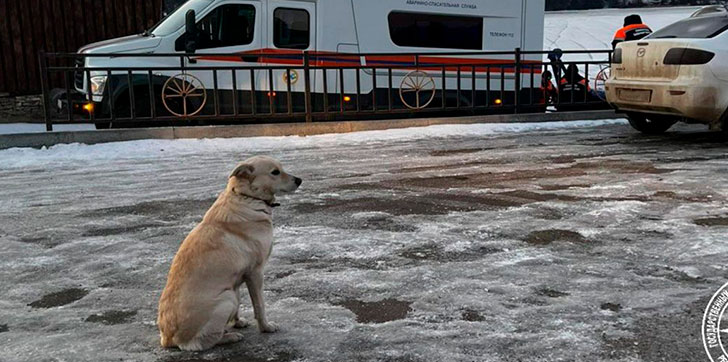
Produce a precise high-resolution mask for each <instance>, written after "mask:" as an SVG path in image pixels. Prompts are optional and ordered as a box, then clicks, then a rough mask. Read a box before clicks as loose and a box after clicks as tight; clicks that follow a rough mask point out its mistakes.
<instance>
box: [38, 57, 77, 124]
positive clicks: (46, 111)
mask: <svg viewBox="0 0 728 362" xmlns="http://www.w3.org/2000/svg"><path fill="white" fill-rule="evenodd" d="M38 61H39V64H40V88H41V92H42V93H43V94H42V95H41V97H43V116H44V117H45V124H46V131H47V132H52V131H53V121H52V120H51V100H50V99H48V95H49V90H48V58H47V57H46V53H45V51H43V50H41V51H40V53H38ZM66 97H67V98H68V97H70V95H69V94H66ZM68 112H71V104H70V102H69V103H68Z"/></svg>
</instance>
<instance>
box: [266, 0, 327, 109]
mask: <svg viewBox="0 0 728 362" xmlns="http://www.w3.org/2000/svg"><path fill="white" fill-rule="evenodd" d="M268 19H269V21H268V48H269V51H270V52H271V53H273V54H272V55H270V56H268V57H266V58H267V60H268V65H270V66H285V65H295V66H298V68H297V69H291V70H290V76H289V74H288V73H289V71H288V70H274V71H272V72H271V73H272V74H269V77H268V79H266V80H262V83H264V84H266V86H268V85H269V84H270V78H272V79H273V94H274V95H275V103H276V110H277V111H284V110H285V111H287V110H288V104H287V91H288V85H289V83H290V86H291V92H292V97H291V101H292V106H291V110H292V111H294V112H303V111H304V110H305V101H304V92H305V81H304V79H303V70H302V69H301V66H302V65H303V52H304V51H311V52H313V51H314V50H316V4H315V3H313V2H303V1H288V0H269V1H268ZM315 79H316V76H315V74H313V72H312V73H311V88H312V89H315ZM267 89H270V88H267Z"/></svg>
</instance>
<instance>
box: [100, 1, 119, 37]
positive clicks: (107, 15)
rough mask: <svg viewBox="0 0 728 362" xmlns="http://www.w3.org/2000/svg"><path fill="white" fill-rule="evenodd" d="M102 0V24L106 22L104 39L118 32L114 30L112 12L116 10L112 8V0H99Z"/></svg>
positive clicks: (114, 20) (114, 18)
mask: <svg viewBox="0 0 728 362" xmlns="http://www.w3.org/2000/svg"><path fill="white" fill-rule="evenodd" d="M99 1H103V2H104V14H103V19H104V24H106V36H105V38H106V39H110V38H113V37H114V36H116V34H118V32H117V30H116V17H115V16H114V13H116V10H115V9H114V0H99Z"/></svg>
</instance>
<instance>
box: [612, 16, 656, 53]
mask: <svg viewBox="0 0 728 362" xmlns="http://www.w3.org/2000/svg"><path fill="white" fill-rule="evenodd" d="M650 34H652V29H650V27H649V26H647V25H645V24H643V23H642V18H641V17H640V16H639V15H636V14H633V15H630V16H628V17H626V18H624V27H623V28H622V29H619V30H617V33H616V34H614V40H612V48H616V47H617V44H619V43H621V42H623V41H630V40H639V39H642V38H644V37H646V36H648V35H650Z"/></svg>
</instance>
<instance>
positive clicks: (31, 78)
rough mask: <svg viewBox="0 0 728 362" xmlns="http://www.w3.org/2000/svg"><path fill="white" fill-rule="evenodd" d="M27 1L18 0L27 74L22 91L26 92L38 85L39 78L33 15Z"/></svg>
mask: <svg viewBox="0 0 728 362" xmlns="http://www.w3.org/2000/svg"><path fill="white" fill-rule="evenodd" d="M28 5H29V4H28V1H27V0H26V1H21V2H20V29H21V30H20V32H21V39H22V41H23V57H24V59H23V60H24V61H23V63H24V64H25V72H26V73H27V75H28V78H27V82H28V83H26V84H25V86H24V87H23V88H24V89H23V91H24V92H27V91H29V90H31V89H37V88H39V87H40V78H39V77H38V61H37V59H38V55H37V53H36V52H35V51H34V50H35V47H34V46H33V44H34V43H35V38H34V34H33V23H34V21H33V20H34V17H33V16H32V15H31V12H30V7H29V6H28Z"/></svg>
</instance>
